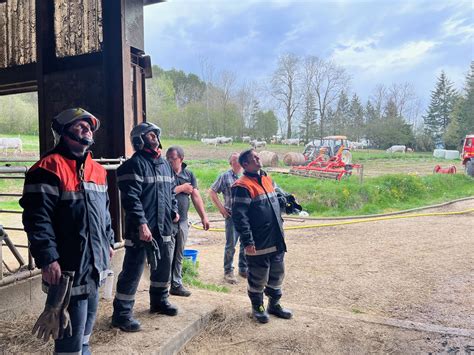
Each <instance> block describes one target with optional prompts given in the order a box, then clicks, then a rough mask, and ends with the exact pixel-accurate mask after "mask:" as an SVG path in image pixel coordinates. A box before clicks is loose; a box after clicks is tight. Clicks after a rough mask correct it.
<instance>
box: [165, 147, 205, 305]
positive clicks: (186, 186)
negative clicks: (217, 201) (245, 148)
mask: <svg viewBox="0 0 474 355" xmlns="http://www.w3.org/2000/svg"><path fill="white" fill-rule="evenodd" d="M166 159H167V160H168V161H169V163H170V164H171V167H172V168H173V171H174V173H175V180H176V188H175V193H176V200H177V201H178V213H179V216H180V220H179V231H178V234H177V235H176V244H175V251H174V258H173V265H172V269H171V289H170V294H172V295H175V296H184V297H188V296H190V295H191V292H190V291H189V290H187V289H186V288H185V287H184V286H183V282H182V275H181V272H182V265H183V251H184V247H185V245H186V240H187V239H188V233H189V223H188V210H189V198H190V197H191V200H192V201H193V204H194V207H195V208H196V211H197V213H198V214H199V217H201V223H202V226H203V228H204V230H208V229H209V220H208V218H207V215H206V211H205V210H204V203H203V201H202V198H201V195H200V194H199V190H198V188H197V181H196V177H195V176H194V174H193V172H192V171H191V170H189V169H188V168H187V167H186V164H185V163H183V160H184V150H183V148H181V147H179V146H172V147H170V148H168V150H167V152H166Z"/></svg>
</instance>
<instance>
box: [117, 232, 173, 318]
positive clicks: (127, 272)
mask: <svg viewBox="0 0 474 355" xmlns="http://www.w3.org/2000/svg"><path fill="white" fill-rule="evenodd" d="M157 240H158V246H159V248H160V254H161V259H160V260H158V264H157V266H158V267H157V269H156V270H154V271H150V301H151V302H153V301H154V300H155V298H156V297H160V298H166V297H168V286H169V280H170V270H171V258H170V249H171V248H172V246H173V244H174V243H173V242H171V243H163V241H162V240H161V238H157ZM173 240H174V238H172V241H173ZM145 260H146V253H145V248H144V247H143V246H141V245H136V246H133V247H130V246H126V247H125V257H124V259H123V266H122V271H121V272H120V274H119V276H118V280H117V289H116V293H115V298H114V313H113V317H114V318H121V317H123V318H128V317H131V316H132V315H133V306H134V304H135V294H136V292H137V288H138V284H139V283H140V278H141V276H142V274H143V269H144V267H145Z"/></svg>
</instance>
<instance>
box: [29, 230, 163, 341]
mask: <svg viewBox="0 0 474 355" xmlns="http://www.w3.org/2000/svg"><path fill="white" fill-rule="evenodd" d="M143 246H144V247H145V251H146V258H147V261H148V265H150V268H151V270H156V269H157V268H158V260H160V259H161V254H160V249H159V247H158V242H157V241H156V240H155V239H154V238H153V239H152V240H151V241H150V242H143ZM73 281H74V272H73V271H63V272H62V274H61V278H60V281H59V284H57V285H50V286H49V289H48V296H47V297H46V304H45V307H44V310H43V313H41V315H40V316H39V318H38V320H37V321H36V323H35V325H34V326H33V331H32V333H33V334H35V333H36V332H38V334H37V337H38V339H43V340H44V341H48V340H49V337H50V336H51V337H52V338H53V339H54V340H56V339H62V338H63V337H64V336H66V337H70V336H71V335H72V327H71V317H70V316H69V312H68V310H67V307H68V306H69V301H70V299H71V289H72V283H73Z"/></svg>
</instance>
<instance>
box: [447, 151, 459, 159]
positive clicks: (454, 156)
mask: <svg viewBox="0 0 474 355" xmlns="http://www.w3.org/2000/svg"><path fill="white" fill-rule="evenodd" d="M444 159H459V151H457V150H447V151H446V153H445V155H444Z"/></svg>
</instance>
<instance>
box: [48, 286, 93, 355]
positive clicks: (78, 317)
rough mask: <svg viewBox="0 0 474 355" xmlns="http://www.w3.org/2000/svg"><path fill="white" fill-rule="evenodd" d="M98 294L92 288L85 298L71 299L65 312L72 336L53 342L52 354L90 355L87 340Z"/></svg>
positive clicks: (90, 331)
mask: <svg viewBox="0 0 474 355" xmlns="http://www.w3.org/2000/svg"><path fill="white" fill-rule="evenodd" d="M98 303H99V292H98V289H97V288H93V289H92V290H91V293H89V295H88V296H87V297H85V298H84V297H71V300H70V302H69V306H68V308H67V310H68V311H69V316H70V317H71V327H72V336H70V337H64V338H63V339H61V340H55V342H54V352H55V353H59V354H84V355H86V354H90V353H91V352H90V349H89V338H90V336H91V333H92V328H93V327H94V322H95V317H96V314H97V305H98Z"/></svg>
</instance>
